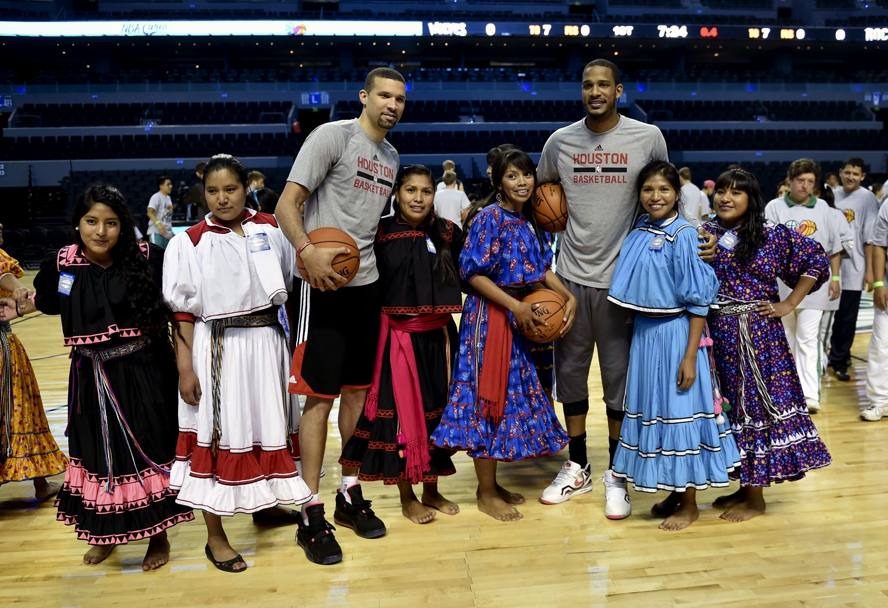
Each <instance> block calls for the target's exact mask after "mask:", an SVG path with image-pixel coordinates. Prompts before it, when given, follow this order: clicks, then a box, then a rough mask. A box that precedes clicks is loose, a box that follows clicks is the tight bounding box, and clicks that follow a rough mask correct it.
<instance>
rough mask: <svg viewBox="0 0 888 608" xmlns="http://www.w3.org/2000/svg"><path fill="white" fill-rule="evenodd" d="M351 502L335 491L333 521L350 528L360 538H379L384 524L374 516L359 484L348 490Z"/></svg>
mask: <svg viewBox="0 0 888 608" xmlns="http://www.w3.org/2000/svg"><path fill="white" fill-rule="evenodd" d="M346 491H347V492H348V495H349V498H351V502H350V503H349V501H347V500H346V499H345V495H344V494H343V493H342V492H337V493H336V511H335V512H334V513H333V521H335V522H336V523H337V524H339V525H340V526H344V527H346V528H351V529H352V530H354V531H355V534H357V535H358V536H360V537H361V538H379V537H381V536H385V524H384V523H382V520H381V519H379V518H378V517H376V514H375V513H374V512H373V509H371V508H370V501H369V500H366V499H365V498H364V495H363V493H362V492H361V486H360V484H356V485H353V486H352V487H350V488H349V489H348V490H346Z"/></svg>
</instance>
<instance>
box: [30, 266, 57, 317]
mask: <svg viewBox="0 0 888 608" xmlns="http://www.w3.org/2000/svg"><path fill="white" fill-rule="evenodd" d="M57 264H58V254H57V253H55V252H53V253H51V254H50V255H48V256H46V258H45V259H44V260H43V262H41V263H40V270H39V271H37V276H36V277H34V290H35V291H36V293H37V297H36V299H35V300H34V304H35V305H36V306H37V310H39V311H40V312H42V313H44V314H47V315H57V314H59V312H60V301H61V298H59V269H58V265H57Z"/></svg>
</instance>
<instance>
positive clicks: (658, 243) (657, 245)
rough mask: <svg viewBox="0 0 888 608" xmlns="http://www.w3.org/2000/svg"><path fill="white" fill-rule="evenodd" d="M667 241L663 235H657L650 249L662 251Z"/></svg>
mask: <svg viewBox="0 0 888 608" xmlns="http://www.w3.org/2000/svg"><path fill="white" fill-rule="evenodd" d="M665 242H666V239H664V238H663V237H662V236H658V237H655V238H654V240H653V241H651V246H650V250H651V251H660V250H661V249H663V243H665Z"/></svg>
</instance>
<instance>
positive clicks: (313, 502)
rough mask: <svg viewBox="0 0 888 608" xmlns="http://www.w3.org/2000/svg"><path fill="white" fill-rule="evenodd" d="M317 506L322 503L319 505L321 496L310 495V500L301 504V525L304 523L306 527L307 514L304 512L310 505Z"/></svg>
mask: <svg viewBox="0 0 888 608" xmlns="http://www.w3.org/2000/svg"><path fill="white" fill-rule="evenodd" d="M319 504H323V503H321V495H320V494H312V495H311V498H310V499H309V501H308V502H306V503H302V511H301V512H302V523H304V524H305V525H306V526H307V525H308V514H307V513H306V512H305V510H306V509H307V508H308V507H310V506H312V505H319Z"/></svg>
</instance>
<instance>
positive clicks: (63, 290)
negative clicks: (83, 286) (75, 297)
mask: <svg viewBox="0 0 888 608" xmlns="http://www.w3.org/2000/svg"><path fill="white" fill-rule="evenodd" d="M73 286H74V275H73V274H71V273H70V272H63V273H61V274H60V275H59V293H60V294H62V295H63V296H70V295H71V288H72V287H73Z"/></svg>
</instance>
